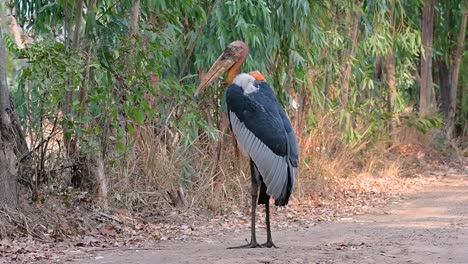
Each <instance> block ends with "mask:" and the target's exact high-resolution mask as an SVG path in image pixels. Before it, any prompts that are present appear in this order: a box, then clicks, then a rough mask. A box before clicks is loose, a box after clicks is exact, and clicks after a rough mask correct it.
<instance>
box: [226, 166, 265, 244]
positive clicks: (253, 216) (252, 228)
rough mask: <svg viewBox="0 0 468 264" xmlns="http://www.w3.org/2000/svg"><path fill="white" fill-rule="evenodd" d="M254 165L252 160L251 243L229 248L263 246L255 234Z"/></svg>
mask: <svg viewBox="0 0 468 264" xmlns="http://www.w3.org/2000/svg"><path fill="white" fill-rule="evenodd" d="M254 167H255V165H254V163H253V161H252V160H250V171H251V173H252V215H251V226H250V243H249V244H247V245H242V246H238V247H229V248H228V249H236V248H257V247H261V246H260V244H258V243H257V237H256V236H255V211H256V208H257V197H258V182H257V178H256V176H255V171H254V169H255V168H254Z"/></svg>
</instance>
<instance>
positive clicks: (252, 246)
mask: <svg viewBox="0 0 468 264" xmlns="http://www.w3.org/2000/svg"><path fill="white" fill-rule="evenodd" d="M261 247H262V245H260V244H258V243H257V242H250V243H248V244H247V245H242V246H237V247H228V248H227V249H241V248H261Z"/></svg>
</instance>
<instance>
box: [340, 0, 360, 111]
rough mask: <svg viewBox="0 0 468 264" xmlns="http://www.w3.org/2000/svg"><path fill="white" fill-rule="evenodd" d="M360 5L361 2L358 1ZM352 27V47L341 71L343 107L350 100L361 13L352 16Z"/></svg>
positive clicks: (350, 32)
mask: <svg viewBox="0 0 468 264" xmlns="http://www.w3.org/2000/svg"><path fill="white" fill-rule="evenodd" d="M356 4H359V1H356ZM352 21H353V22H352V26H351V27H350V28H349V33H348V35H349V37H350V38H351V46H350V47H349V49H348V51H347V53H346V57H345V60H344V65H343V68H342V69H341V81H340V89H341V106H342V107H346V106H347V105H348V99H349V80H350V78H351V58H352V57H353V56H354V52H355V50H356V45H357V41H358V38H359V27H358V26H359V13H357V12H355V13H353V15H352Z"/></svg>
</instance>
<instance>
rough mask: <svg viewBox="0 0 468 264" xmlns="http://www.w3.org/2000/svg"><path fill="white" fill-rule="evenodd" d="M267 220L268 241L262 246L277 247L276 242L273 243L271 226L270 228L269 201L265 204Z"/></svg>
mask: <svg viewBox="0 0 468 264" xmlns="http://www.w3.org/2000/svg"><path fill="white" fill-rule="evenodd" d="M265 222H266V226H267V242H266V243H265V244H262V247H267V248H271V247H274V248H277V246H275V244H273V240H272V239H271V228H270V203H269V202H267V203H266V204H265Z"/></svg>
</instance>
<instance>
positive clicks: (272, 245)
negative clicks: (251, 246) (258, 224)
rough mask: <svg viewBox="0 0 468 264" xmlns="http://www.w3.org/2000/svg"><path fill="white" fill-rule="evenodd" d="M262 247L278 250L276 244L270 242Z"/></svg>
mask: <svg viewBox="0 0 468 264" xmlns="http://www.w3.org/2000/svg"><path fill="white" fill-rule="evenodd" d="M261 247H267V248H272V247H273V248H278V247H277V246H276V245H275V244H273V241H271V240H269V241H267V242H266V243H265V244H262V245H261Z"/></svg>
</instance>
